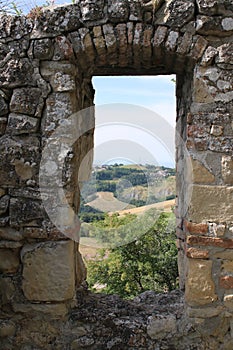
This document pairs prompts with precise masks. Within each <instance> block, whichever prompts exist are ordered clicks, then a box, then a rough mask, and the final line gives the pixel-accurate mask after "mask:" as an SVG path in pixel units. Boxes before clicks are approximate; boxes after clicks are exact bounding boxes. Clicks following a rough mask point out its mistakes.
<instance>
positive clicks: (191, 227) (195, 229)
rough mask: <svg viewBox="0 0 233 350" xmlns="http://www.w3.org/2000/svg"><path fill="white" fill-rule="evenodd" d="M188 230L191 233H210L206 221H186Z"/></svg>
mask: <svg viewBox="0 0 233 350" xmlns="http://www.w3.org/2000/svg"><path fill="white" fill-rule="evenodd" d="M184 224H185V228H186V230H187V231H188V232H189V233H191V234H206V233H208V225H207V224H205V223H201V224H197V223H194V222H189V221H186V220H185V222H184Z"/></svg>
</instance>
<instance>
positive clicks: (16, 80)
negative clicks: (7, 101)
mask: <svg viewBox="0 0 233 350" xmlns="http://www.w3.org/2000/svg"><path fill="white" fill-rule="evenodd" d="M33 73H34V69H33V66H32V63H31V62H30V61H29V59H28V58H20V59H18V60H15V59H10V60H9V61H8V62H7V63H6V64H5V65H4V68H3V70H2V71H1V78H0V82H1V84H2V87H3V88H4V87H5V88H17V87H21V86H26V85H32V84H33V83H35V78H34V76H33Z"/></svg>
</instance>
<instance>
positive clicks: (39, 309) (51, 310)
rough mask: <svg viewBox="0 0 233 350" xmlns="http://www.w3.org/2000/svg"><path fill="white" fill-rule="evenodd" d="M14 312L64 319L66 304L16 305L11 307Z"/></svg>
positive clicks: (66, 311)
mask: <svg viewBox="0 0 233 350" xmlns="http://www.w3.org/2000/svg"><path fill="white" fill-rule="evenodd" d="M12 307H13V310H14V312H16V313H22V314H25V313H28V314H32V313H35V314H37V313H43V314H45V315H48V316H49V318H51V319H61V318H64V317H65V316H66V315H67V313H68V308H67V306H66V304H61V303H60V304H49V303H46V304H32V303H31V304H16V303H14V304H13V305H12Z"/></svg>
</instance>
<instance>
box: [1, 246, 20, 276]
mask: <svg viewBox="0 0 233 350" xmlns="http://www.w3.org/2000/svg"><path fill="white" fill-rule="evenodd" d="M18 268H19V252H18V250H17V249H0V272H2V273H15V272H17V270H18Z"/></svg>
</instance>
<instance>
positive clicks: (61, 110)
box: [42, 92, 76, 136]
mask: <svg viewBox="0 0 233 350" xmlns="http://www.w3.org/2000/svg"><path fill="white" fill-rule="evenodd" d="M74 112H76V97H75V94H74V93H73V92H62V93H59V92H55V93H52V94H50V95H49V97H48V98H47V100H46V108H45V111H44V115H43V122H42V132H43V134H44V135H47V136H49V135H50V134H51V133H52V132H53V131H54V130H55V129H56V127H58V126H59V125H61V123H62V122H63V123H65V120H66V119H68V118H69V117H70V116H71V115H72V114H73V113H74Z"/></svg>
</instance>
